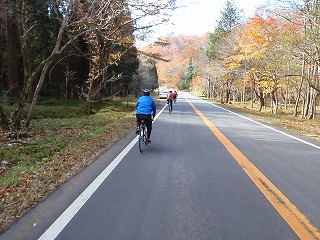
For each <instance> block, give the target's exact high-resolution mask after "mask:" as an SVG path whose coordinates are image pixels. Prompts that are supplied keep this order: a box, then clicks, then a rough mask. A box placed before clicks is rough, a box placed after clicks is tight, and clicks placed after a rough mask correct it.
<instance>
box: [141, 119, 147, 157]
mask: <svg viewBox="0 0 320 240" xmlns="http://www.w3.org/2000/svg"><path fill="white" fill-rule="evenodd" d="M147 145H148V142H147V127H146V122H145V121H144V120H141V121H140V124H139V150H140V152H141V153H142V152H143V150H144V149H145V147H146V146H147Z"/></svg>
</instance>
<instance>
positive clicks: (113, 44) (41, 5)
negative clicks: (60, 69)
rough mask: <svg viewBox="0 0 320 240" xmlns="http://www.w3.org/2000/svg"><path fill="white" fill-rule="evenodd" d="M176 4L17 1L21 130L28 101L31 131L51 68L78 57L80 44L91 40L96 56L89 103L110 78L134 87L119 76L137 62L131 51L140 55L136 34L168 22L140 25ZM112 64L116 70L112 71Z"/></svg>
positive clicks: (92, 57)
mask: <svg viewBox="0 0 320 240" xmlns="http://www.w3.org/2000/svg"><path fill="white" fill-rule="evenodd" d="M174 2H175V1H171V0H161V1H148V0H145V1H144V0H128V1H125V0H123V1H107V0H104V1H97V0H93V1H87V0H81V1H78V0H64V1H63V0H61V1H59V0H58V1H53V0H47V1H27V0H21V1H17V2H16V1H14V3H15V5H14V8H13V9H14V11H15V13H16V15H15V16H16V20H15V22H17V23H18V30H19V32H20V45H21V50H22V51H21V52H22V57H23V70H24V82H23V86H22V88H21V89H22V90H21V95H20V99H19V103H18V108H17V110H16V111H15V112H14V113H13V114H12V122H13V123H14V124H15V126H16V127H17V128H19V127H20V126H21V125H20V122H21V120H22V118H23V117H24V116H23V110H24V108H25V106H26V104H27V101H28V100H30V99H32V100H31V105H30V109H29V112H28V116H27V120H26V127H28V126H29V124H30V122H31V120H32V117H33V113H34V111H35V106H36V103H37V101H38V97H39V95H40V92H41V90H42V88H43V85H44V82H45V80H46V78H47V74H48V71H49V69H50V67H52V64H53V63H57V62H59V61H60V60H61V59H62V58H63V57H65V56H66V55H68V54H75V51H74V50H75V49H77V48H78V46H77V43H78V41H79V40H81V39H85V40H86V42H87V44H88V46H90V50H91V54H90V55H86V57H89V59H90V62H91V64H90V66H92V68H91V74H90V81H89V82H88V83H89V84H88V88H87V96H88V97H89V98H88V101H91V96H92V92H96V91H95V90H94V89H101V86H100V83H101V79H103V78H104V77H105V76H108V77H110V76H111V77H112V76H116V78H119V79H120V78H121V79H123V80H124V82H128V79H129V78H130V74H129V75H127V76H125V77H121V73H118V74H117V75H114V71H115V69H116V66H118V64H119V63H121V61H122V63H125V62H126V61H125V60H124V59H132V57H128V58H126V57H124V56H125V55H126V53H129V52H130V54H129V55H130V56H134V54H133V53H135V56H137V54H136V51H135V50H134V38H133V35H132V34H133V32H134V31H142V32H143V30H144V29H149V28H151V27H152V26H154V25H157V24H160V23H163V22H164V21H167V19H165V18H161V19H160V20H159V21H154V22H151V23H148V24H146V25H141V24H138V20H140V19H143V18H146V17H148V16H160V15H165V14H164V13H163V11H166V10H168V9H173V8H174ZM132 12H135V15H134V17H131V16H130V13H132ZM39 19H42V22H46V23H48V25H47V24H44V27H43V28H42V25H41V24H38V23H39ZM40 22H41V21H40ZM46 27H48V28H47V29H46ZM46 30H47V31H46ZM45 35H46V36H48V38H49V39H48V41H42V42H43V43H46V46H44V47H43V48H41V47H39V48H37V47H36V44H34V43H36V42H38V41H39V39H42V40H43V36H45ZM39 36H40V37H39ZM131 49H133V51H132V50H131ZM70 50H73V51H72V52H71V51H70ZM103 50H106V52H105V51H103ZM68 51H70V52H69V53H68ZM134 62H136V61H135V60H134ZM111 65H113V70H112V71H111V70H109V71H108V68H110V66H111ZM133 65H136V64H133ZM118 69H120V68H118ZM134 71H135V69H133V72H134ZM105 74H107V75H105ZM132 74H133V73H131V75H132ZM95 80H96V81H95ZM125 85H128V84H125ZM96 87H97V88H96ZM92 90H93V91H92ZM4 122H5V121H4Z"/></svg>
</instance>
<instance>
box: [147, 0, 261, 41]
mask: <svg viewBox="0 0 320 240" xmlns="http://www.w3.org/2000/svg"><path fill="white" fill-rule="evenodd" d="M177 2H178V5H179V4H180V5H181V4H183V5H185V7H181V8H179V9H176V10H174V12H173V15H172V17H171V19H170V23H167V24H165V25H161V26H158V27H156V28H154V35H153V40H156V39H157V38H158V37H160V36H163V35H166V34H170V33H174V34H175V35H189V36H194V35H197V36H201V35H203V34H205V33H207V32H213V31H214V28H215V24H216V21H217V20H219V19H220V17H221V15H220V12H221V11H222V10H223V8H224V6H225V2H226V0H177ZM266 2H267V0H235V3H236V5H237V7H238V9H239V10H241V9H242V10H243V13H244V15H245V17H250V16H253V15H254V13H255V9H256V8H257V7H258V6H261V5H262V4H265V3H266ZM151 41H152V39H151Z"/></svg>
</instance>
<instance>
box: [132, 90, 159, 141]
mask: <svg viewBox="0 0 320 240" xmlns="http://www.w3.org/2000/svg"><path fill="white" fill-rule="evenodd" d="M155 116H156V103H155V102H154V100H153V98H152V97H151V96H150V91H149V90H148V89H145V90H143V96H141V97H139V98H138V100H137V103H136V117H137V131H136V134H138V133H139V125H140V121H141V120H144V121H145V123H146V126H147V142H149V143H150V142H151V140H150V136H151V130H152V120H153V118H154V117H155Z"/></svg>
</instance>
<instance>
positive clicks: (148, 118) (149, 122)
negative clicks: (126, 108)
mask: <svg viewBox="0 0 320 240" xmlns="http://www.w3.org/2000/svg"><path fill="white" fill-rule="evenodd" d="M136 117H137V127H139V125H140V121H141V120H144V121H145V123H146V126H147V138H150V136H151V130H152V119H151V115H150V114H136Z"/></svg>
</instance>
